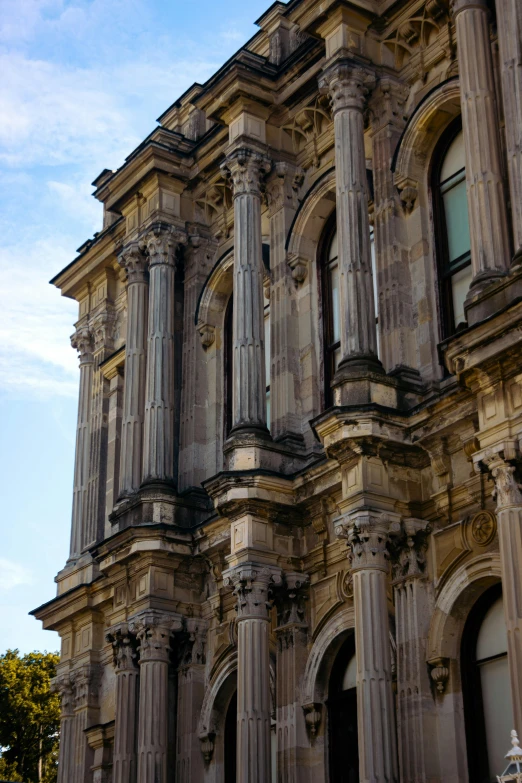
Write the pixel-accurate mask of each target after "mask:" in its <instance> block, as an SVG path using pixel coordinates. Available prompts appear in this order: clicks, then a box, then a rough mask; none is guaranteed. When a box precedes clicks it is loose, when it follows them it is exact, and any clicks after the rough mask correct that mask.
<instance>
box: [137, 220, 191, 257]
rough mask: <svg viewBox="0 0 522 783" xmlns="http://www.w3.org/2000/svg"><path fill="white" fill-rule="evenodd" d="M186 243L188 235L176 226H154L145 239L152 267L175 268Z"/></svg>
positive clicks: (144, 243)
mask: <svg viewBox="0 0 522 783" xmlns="http://www.w3.org/2000/svg"><path fill="white" fill-rule="evenodd" d="M186 243H187V235H186V233H185V232H184V231H182V230H181V229H179V228H176V227H174V226H168V227H167V226H163V225H161V226H154V227H153V228H152V229H151V230H150V231H149V233H148V234H146V235H145V237H144V239H143V246H144V247H145V248H146V250H147V253H148V256H149V262H150V266H151V267H152V266H155V265H157V264H169V265H171V266H174V265H175V263H176V254H177V252H178V249H179V248H180V246H181V245H185V244H186Z"/></svg>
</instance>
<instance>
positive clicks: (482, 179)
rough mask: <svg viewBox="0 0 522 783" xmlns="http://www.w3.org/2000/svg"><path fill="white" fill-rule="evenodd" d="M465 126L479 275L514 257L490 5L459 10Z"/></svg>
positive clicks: (473, 240) (500, 268)
mask: <svg viewBox="0 0 522 783" xmlns="http://www.w3.org/2000/svg"><path fill="white" fill-rule="evenodd" d="M456 27H457V42H458V49H459V59H460V64H461V67H460V89H461V98H462V125H463V129H464V142H465V151H466V181H467V189H468V209H469V217H470V234H471V248H472V253H471V259H472V263H473V272H474V275H478V274H480V273H481V272H482V273H484V272H486V273H487V272H488V271H490V272H491V271H495V270H496V271H503V270H504V269H505V268H506V266H507V263H508V259H509V255H510V254H509V239H508V230H507V216H506V205H505V198H504V185H503V180H502V164H501V156H500V138H499V132H498V112H497V107H496V100H495V85H494V79H493V62H492V57H491V46H490V40H489V25H488V17H487V8H486V6H485V5H484V7H481V8H477V7H473V8H464V10H461V11H459V12H458V13H457V16H456Z"/></svg>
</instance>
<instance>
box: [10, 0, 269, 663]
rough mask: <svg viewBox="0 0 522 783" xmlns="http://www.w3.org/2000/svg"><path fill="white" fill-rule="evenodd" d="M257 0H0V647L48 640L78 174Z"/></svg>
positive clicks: (128, 135) (83, 201) (217, 57)
mask: <svg viewBox="0 0 522 783" xmlns="http://www.w3.org/2000/svg"><path fill="white" fill-rule="evenodd" d="M269 5H270V2H269V0H250V1H249V2H241V1H240V0H214V2H211V0H198V2H180V0H0V73H1V74H2V78H1V79H0V117H1V120H0V181H1V183H2V187H1V188H0V236H1V237H2V241H1V242H0V498H1V500H2V512H1V514H0V653H1V652H3V651H4V650H5V649H6V648H8V647H11V648H12V647H18V648H19V649H20V650H22V651H23V652H27V651H29V650H33V649H40V650H43V649H50V650H54V649H57V647H58V643H57V635H56V634H53V633H50V632H43V631H42V630H41V628H40V624H39V623H38V622H37V621H36V620H34V619H33V618H31V617H28V614H27V613H28V612H29V611H30V610H31V609H34V608H35V607H36V606H39V605H40V604H42V603H44V602H45V601H48V600H50V599H51V598H52V597H53V596H54V594H55V586H54V584H53V578H54V576H55V574H56V573H57V571H58V570H60V569H61V568H62V566H63V564H64V563H65V560H66V557H67V552H68V543H69V524H70V511H71V489H72V472H73V457H74V435H75V420H76V394H77V379H78V369H77V360H76V356H75V352H74V351H73V350H72V348H71V347H70V343H69V337H70V335H71V333H72V331H73V322H74V321H75V319H76V303H74V302H71V301H70V300H67V299H63V298H61V297H60V294H59V292H58V291H56V290H55V289H54V288H52V287H51V286H49V285H48V280H49V279H50V278H51V277H52V276H53V275H54V274H55V273H56V272H58V271H59V270H60V269H61V268H63V267H64V266H65V265H66V264H67V263H69V261H71V260H72V259H73V258H74V256H75V250H76V248H77V247H79V246H80V245H81V244H82V243H83V242H84V240H85V239H87V238H88V237H90V236H92V234H93V233H94V232H95V231H97V230H99V229H100V227H101V205H99V204H98V202H96V201H95V200H94V199H93V198H92V197H91V195H90V194H91V193H92V190H93V189H92V187H91V186H90V183H91V182H92V181H93V179H94V178H95V177H96V176H97V175H98V174H99V173H100V172H101V170H102V169H104V168H109V169H114V168H117V167H118V166H119V165H121V163H122V162H123V159H124V158H125V156H126V155H128V154H129V153H130V152H131V151H132V149H133V148H134V147H135V146H136V145H137V144H138V143H139V142H140V141H141V139H142V138H143V137H144V136H145V135H146V134H148V133H149V132H150V131H151V130H152V128H153V127H154V126H155V124H156V123H155V120H156V118H157V117H158V116H159V115H160V114H161V113H162V112H163V111H164V110H165V109H166V108H167V107H168V106H169V105H170V104H171V103H172V102H173V101H174V100H175V99H176V98H178V97H179V95H181V93H182V92H184V90H185V89H186V88H187V87H189V86H190V85H191V84H192V83H193V82H194V81H200V82H202V81H204V80H205V79H206V78H208V76H210V75H211V74H212V73H213V72H214V71H215V70H216V69H217V68H218V67H219V66H220V65H221V64H222V63H223V62H224V61H225V60H226V59H227V58H228V57H230V56H231V55H232V54H233V53H234V52H235V51H236V50H237V49H238V48H239V47H240V46H241V45H242V44H243V43H244V42H245V41H246V40H247V39H248V38H250V36H251V35H253V33H254V32H255V30H256V28H255V27H254V25H253V22H254V20H255V19H257V18H258V16H260V15H261V13H262V12H263V11H264V10H266V8H267V7H268V6H269Z"/></svg>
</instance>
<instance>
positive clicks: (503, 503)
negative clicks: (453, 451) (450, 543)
mask: <svg viewBox="0 0 522 783" xmlns="http://www.w3.org/2000/svg"><path fill="white" fill-rule="evenodd" d="M519 458H520V448H519V444H518V443H517V442H516V441H513V440H510V439H507V440H505V441H503V442H501V443H498V444H497V445H496V446H491V447H488V448H487V449H484V450H483V451H481V452H478V453H476V454H473V457H472V459H473V463H474V468H475V471H476V472H477V473H482V472H484V471H489V473H490V474H491V477H492V478H493V481H494V482H495V489H494V490H493V493H492V494H493V498H494V499H495V500H496V501H497V508H496V510H497V512H498V511H502V510H503V509H505V508H511V507H512V506H520V505H522V484H519V483H518V481H517V467H516V465H515V464H513V463H516V462H517V461H518V460H519Z"/></svg>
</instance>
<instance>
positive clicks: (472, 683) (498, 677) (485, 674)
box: [461, 585, 514, 783]
mask: <svg viewBox="0 0 522 783" xmlns="http://www.w3.org/2000/svg"><path fill="white" fill-rule="evenodd" d="M461 665H462V683H463V695H464V714H465V719H466V740H467V749H468V767H469V780H470V782H471V781H473V783H492V782H493V781H496V779H497V777H496V776H497V775H501V774H502V772H503V770H504V769H505V766H506V763H505V760H504V754H505V745H506V737H509V735H510V732H511V730H512V729H513V728H514V727H513V708H512V702H511V685H510V679H509V670H508V659H507V631H506V624H505V620H504V607H503V605H502V589H501V586H500V585H495V587H492V588H490V589H489V590H487V591H486V593H484V595H482V596H481V598H479V600H478V601H477V603H476V604H475V606H474V607H473V609H472V610H471V612H470V614H469V617H468V620H467V623H466V627H465V629H464V635H463V640H462V652H461Z"/></svg>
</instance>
